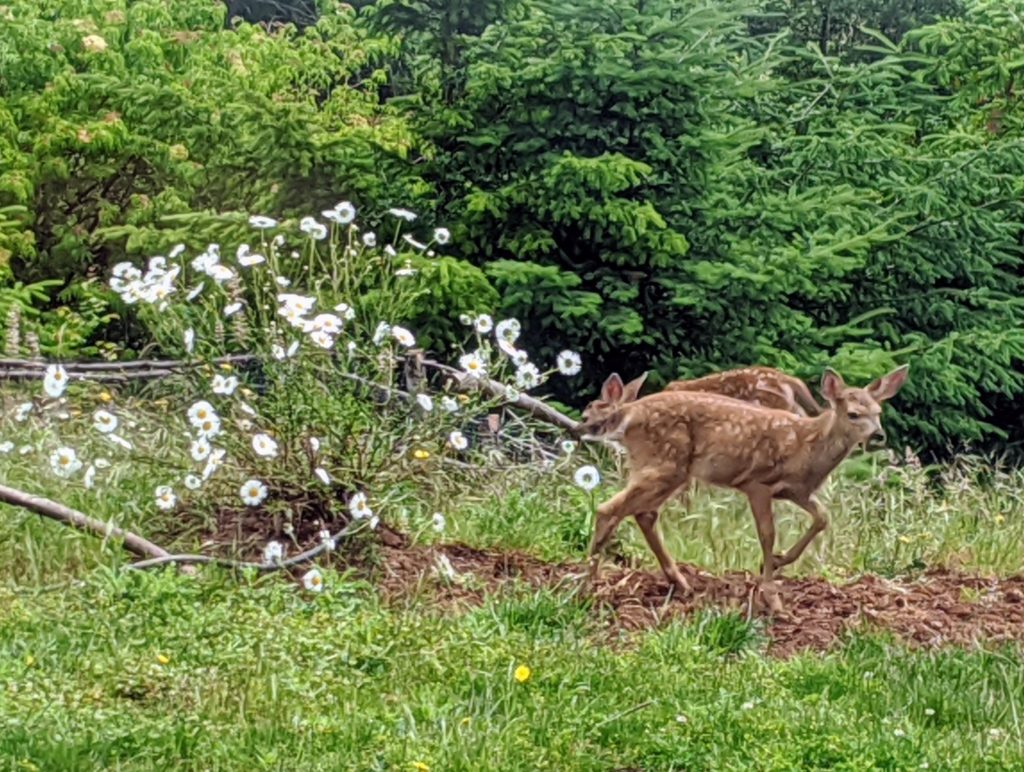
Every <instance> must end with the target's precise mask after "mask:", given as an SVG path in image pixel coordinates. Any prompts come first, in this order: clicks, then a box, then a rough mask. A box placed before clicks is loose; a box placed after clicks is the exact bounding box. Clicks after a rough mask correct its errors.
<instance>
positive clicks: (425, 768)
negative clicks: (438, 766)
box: [412, 761, 430, 772]
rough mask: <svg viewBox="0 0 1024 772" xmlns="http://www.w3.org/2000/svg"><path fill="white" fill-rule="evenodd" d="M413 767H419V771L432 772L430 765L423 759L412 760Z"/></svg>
mask: <svg viewBox="0 0 1024 772" xmlns="http://www.w3.org/2000/svg"><path fill="white" fill-rule="evenodd" d="M412 768H413V769H418V770H419V772H430V767H429V766H427V765H426V764H424V763H423V762H422V761H414V762H412Z"/></svg>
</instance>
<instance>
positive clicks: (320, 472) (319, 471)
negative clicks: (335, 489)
mask: <svg viewBox="0 0 1024 772" xmlns="http://www.w3.org/2000/svg"><path fill="white" fill-rule="evenodd" d="M313 474H315V475H316V476H317V478H319V480H320V482H322V483H323V484H324V485H330V484H331V476H330V475H329V474H327V470H326V469H324V468H323V467H322V466H318V467H317V468H316V469H314V470H313Z"/></svg>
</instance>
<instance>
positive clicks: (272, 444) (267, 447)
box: [252, 433, 277, 458]
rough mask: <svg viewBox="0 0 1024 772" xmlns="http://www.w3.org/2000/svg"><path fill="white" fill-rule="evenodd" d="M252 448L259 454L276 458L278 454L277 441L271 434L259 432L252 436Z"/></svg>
mask: <svg viewBox="0 0 1024 772" xmlns="http://www.w3.org/2000/svg"><path fill="white" fill-rule="evenodd" d="M252 449H253V450H254V451H255V452H256V455H257V456H261V457H263V458H274V456H276V455H277V441H276V440H275V439H274V438H273V437H271V436H270V435H269V434H262V433H261V434H257V435H255V436H253V438H252Z"/></svg>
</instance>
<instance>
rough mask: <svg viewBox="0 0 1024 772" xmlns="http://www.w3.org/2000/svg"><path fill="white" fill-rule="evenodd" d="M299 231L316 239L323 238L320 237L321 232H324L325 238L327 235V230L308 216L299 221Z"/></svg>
mask: <svg viewBox="0 0 1024 772" xmlns="http://www.w3.org/2000/svg"><path fill="white" fill-rule="evenodd" d="M299 230H300V231H302V232H303V233H305V234H306V235H307V236H312V237H313V238H314V239H319V238H322V236H320V232H321V231H323V234H324V236H326V235H327V228H325V227H324V226H323V225H322V224H321V223H318V222H317V221H316V218H315V217H309V216H308V215H307V216H306V217H303V218H302V219H301V220H299Z"/></svg>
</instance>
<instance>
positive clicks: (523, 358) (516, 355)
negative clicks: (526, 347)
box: [512, 348, 530, 367]
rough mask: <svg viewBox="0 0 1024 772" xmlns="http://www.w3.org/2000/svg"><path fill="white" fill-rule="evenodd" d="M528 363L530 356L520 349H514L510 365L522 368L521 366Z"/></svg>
mask: <svg viewBox="0 0 1024 772" xmlns="http://www.w3.org/2000/svg"><path fill="white" fill-rule="evenodd" d="M529 361H530V356H529V355H528V354H527V353H526V352H525V351H523V350H522V349H521V348H520V349H516V350H515V351H514V352H513V353H512V364H514V365H516V366H517V367H522V366H523V365H525V364H527V363H528V362H529Z"/></svg>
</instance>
